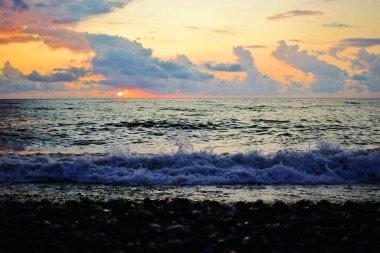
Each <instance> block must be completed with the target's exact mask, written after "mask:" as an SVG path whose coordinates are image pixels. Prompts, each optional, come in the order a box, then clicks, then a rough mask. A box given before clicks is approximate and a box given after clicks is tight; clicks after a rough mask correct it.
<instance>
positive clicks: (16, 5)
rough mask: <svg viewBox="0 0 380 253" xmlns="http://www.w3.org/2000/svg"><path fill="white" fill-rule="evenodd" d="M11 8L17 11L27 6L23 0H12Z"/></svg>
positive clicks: (27, 8) (25, 8) (27, 7)
mask: <svg viewBox="0 0 380 253" xmlns="http://www.w3.org/2000/svg"><path fill="white" fill-rule="evenodd" d="M13 9H15V10H17V11H25V10H29V6H28V5H27V4H26V3H25V2H24V0H13Z"/></svg>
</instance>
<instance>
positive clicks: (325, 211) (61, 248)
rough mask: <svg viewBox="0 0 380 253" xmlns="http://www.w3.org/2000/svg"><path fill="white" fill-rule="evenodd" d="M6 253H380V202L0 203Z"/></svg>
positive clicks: (0, 249)
mask: <svg viewBox="0 0 380 253" xmlns="http://www.w3.org/2000/svg"><path fill="white" fill-rule="evenodd" d="M0 213H1V215H0V227H1V229H0V237H1V238H2V243H1V244H0V252H25V251H28V252H67V251H72V252H98V251H103V252H152V251H155V252H175V251H176V252H255V251H256V252H379V249H380V235H379V233H378V232H379V228H380V220H379V217H380V202H379V201H375V202H351V201H347V202H345V203H341V204H336V203H330V202H328V201H324V200H322V201H319V202H317V203H314V202H311V201H307V200H301V201H298V202H296V203H292V204H285V203H284V202H281V201H277V202H274V203H273V204H268V203H265V202H263V201H256V202H246V203H243V202H237V203H234V204H230V205H227V204H222V203H220V202H217V201H197V202H193V201H190V200H188V199H179V198H177V199H172V200H168V199H166V200H150V199H145V200H143V201H142V202H136V201H128V200H110V201H107V202H106V201H91V200H89V199H88V198H83V199H82V200H80V201H66V202H63V203H52V202H50V201H48V200H41V201H31V200H29V201H25V202H20V201H14V200H12V198H11V196H9V199H1V200H0Z"/></svg>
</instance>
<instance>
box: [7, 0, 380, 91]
mask: <svg viewBox="0 0 380 253" xmlns="http://www.w3.org/2000/svg"><path fill="white" fill-rule="evenodd" d="M24 2H25V5H26V6H27V7H28V8H23V6H18V5H17V3H16V2H14V1H12V0H7V1H5V4H4V6H3V8H2V9H3V10H2V12H4V13H6V14H7V17H11V18H12V17H13V19H14V20H13V21H12V23H11V25H7V24H8V23H6V20H1V19H0V64H1V65H3V64H5V63H6V62H10V63H11V66H12V67H13V68H14V69H18V70H19V71H21V73H22V74H17V72H16V71H13V72H12V73H13V76H11V77H6V76H5V74H4V73H5V71H3V72H4V73H3V76H4V77H3V78H4V80H6V81H7V82H11V81H10V80H13V81H14V80H18V81H19V80H20V79H22V78H24V79H26V81H25V82H26V83H27V85H29V86H33V85H34V86H33V87H37V89H41V82H44V83H43V84H44V85H45V84H46V83H45V82H53V81H54V82H55V81H56V80H57V81H56V82H59V85H61V86H60V87H61V88H62V87H63V88H62V89H63V90H65V89H66V88H67V89H73V88H77V90H78V91H75V89H73V90H72V91H65V92H78V94H80V93H79V90H80V91H81V92H83V93H85V92H86V91H85V90H86V89H87V90H91V92H89V93H88V94H99V95H101V96H102V95H104V94H107V96H108V97H113V96H115V94H118V96H119V97H136V96H143V97H150V96H157V97H172V96H174V97H175V96H184V97H187V96H190V97H191V96H212V94H213V93H212V92H215V96H223V95H222V94H223V93H222V92H220V93H219V92H218V90H217V87H219V86H221V85H222V86H223V85H224V86H226V85H227V86H228V85H230V84H226V82H230V83H232V82H235V83H239V82H241V83H244V82H245V83H248V82H255V80H266V77H265V76H268V77H269V78H270V79H272V80H273V81H274V82H277V83H280V84H281V85H282V87H278V85H277V86H276V85H274V84H273V85H274V86H273V85H272V86H273V87H277V88H278V91H279V92H280V93H279V94H277V95H275V96H281V93H282V92H285V93H286V91H287V90H289V89H290V88H289V87H290V86H294V85H298V86H299V84H303V85H304V87H303V88H299V90H304V89H309V88H310V87H311V86H310V85H312V84H313V83H316V82H318V80H319V79H323V78H324V77H322V75H326V74H328V73H330V72H329V70H327V68H328V67H332V66H336V67H337V68H339V70H341V72H342V73H341V74H342V75H347V76H349V77H344V78H345V81H344V86H347V87H345V88H342V87H343V86H342V85H341V86H340V87H341V88H340V89H339V91H338V88H335V89H330V90H329V89H325V90H326V92H327V93H329V94H330V95H332V96H345V95H347V94H350V96H351V95H352V94H356V93H355V92H356V91H357V92H359V91H360V94H361V95H360V94H359V93H358V94H359V95H358V96H378V95H379V91H380V88H378V86H380V80H378V79H379V78H380V76H378V75H377V73H378V71H379V70H377V68H378V67H379V68H380V66H377V65H376V60H373V59H374V58H370V57H369V56H364V53H363V52H362V56H361V57H364V58H361V59H359V60H360V61H361V63H360V64H361V65H360V66H359V62H358V61H356V57H358V54H359V50H360V49H364V50H365V53H368V54H369V55H375V57H379V59H380V56H379V55H380V16H379V15H378V10H380V1H377V0H362V1H357V0H290V1H279V0H266V1H259V0H234V1H232V0H227V1H219V0H206V1H205V0H192V1H184V0H180V1H178V0H160V1H157V0H135V1H130V2H128V1H123V0H117V1H115V2H113V3H112V2H108V1H106V0H96V2H99V3H98V5H99V4H102V5H99V6H103V5H104V6H105V7H104V10H103V9H101V10H99V9H94V11H93V13H92V12H90V11H91V10H88V9H85V8H84V9H81V8H82V7H83V6H82V5H81V4H82V3H81V0H75V1H73V2H75V3H77V5H75V7H76V8H77V9H75V8H74V9H73V6H72V5H70V6H66V5H65V3H60V5H59V6H58V8H57V7H56V6H55V7H54V8H56V9H54V8H53V7H52V8H51V9H49V8H50V7H49V8H48V7H45V9H43V8H42V7H38V5H37V4H36V3H38V2H39V1H37V0H30V1H27V0H25V1H24ZM47 3H50V1H48V2H47ZM67 4H69V3H67ZM94 4H95V5H96V3H94ZM46 5H47V6H48V5H49V4H46ZM107 8H108V9H107ZM90 9H91V8H90ZM0 14H1V13H0ZM3 16H5V15H3ZM30 20H33V22H31V21H30ZM93 34H103V35H107V36H109V37H104V38H99V37H91V38H90V39H89V38H88V37H89V36H92V35H93ZM113 36H119V37H120V38H123V39H125V40H126V41H128V43H129V44H128V46H125V48H123V50H124V51H122V52H120V53H117V52H116V53H115V52H113V51H112V50H116V49H117V48H118V47H119V46H120V45H121V44H120V43H122V42H120V41H119V42H116V41H114V42H112V43H119V44H118V45H119V46H113V45H110V48H106V45H107V44H102V43H103V40H104V39H106V38H114V37H113ZM351 39H359V40H358V41H352V40H351ZM99 41H100V42H99ZM133 41H135V42H137V43H139V45H138V44H136V45H134V44H133V43H134V42H133ZM279 41H284V42H285V43H286V48H285V47H284V48H283V51H281V52H279V51H278V50H279V44H278V42H279ZM345 43H346V44H345ZM355 43H359V46H358V44H355ZM364 43H370V44H364ZM291 45H298V47H299V49H298V51H297V50H295V49H294V48H292V49H291V48H290V46H291ZM121 47H123V46H121ZM129 47H131V48H129ZM234 48H242V50H243V51H241V50H240V51H239V50H238V51H239V52H237V51H236V50H235V49H234ZM334 48H338V49H337V51H336V54H334V53H333V50H334ZM339 48H343V49H339ZM111 49H112V50H111ZM147 49H150V50H151V55H148V56H147V54H148V51H144V50H147ZM128 50H132V51H133V50H135V51H136V50H137V51H138V50H140V51H141V52H140V51H139V53H138V54H140V53H142V52H145V53H144V54H145V55H144V57H147V60H148V61H149V62H148V63H142V62H140V60H141V59H140V58H139V57H140V56H136V57H137V58H133V59H132V60H131V59H129V58H128V57H132V56H126V55H128V52H129V51H128ZM276 50H277V51H278V53H277V54H276V53H274V52H275V51H276ZM284 50H289V51H288V52H285V51H284ZM303 50H307V53H306V54H307V56H303V55H302V54H303V52H304V51H303ZM111 51H112V52H111ZM135 51H133V52H135ZM137 51H136V52H137ZM248 52H249V53H250V55H248V54H249V53H248ZM305 52H306V51H305ZM111 54H112V55H113V54H114V56H113V57H114V58H111ZM286 54H294V55H286ZM178 55H185V56H186V59H187V60H185V61H191V65H189V63H186V62H183V61H184V59H182V58H181V59H182V62H179V61H180V60H179V59H180V58H177V57H178ZM293 56H294V57H293ZM108 57H110V58H108ZM119 57H120V59H119ZM121 57H126V58H121ZM133 57H135V56H133ZM244 57H252V59H253V61H254V66H253V67H252V66H251V65H250V64H248V65H247V66H245V67H244V66H243V65H244V64H242V59H245V58H244ZM297 57H304V58H302V59H303V60H304V61H308V64H315V66H317V67H318V68H319V67H320V68H325V69H323V70H321V71H318V70H316V71H315V72H313V71H311V70H309V69H303V66H298V65H297V61H296V59H297ZM313 57H316V58H315V59H314V58H313ZM148 58H149V59H148ZM112 59H115V66H116V68H119V67H120V69H115V67H112V68H111V67H109V66H110V65H112ZM126 59H128V64H132V63H133V62H135V63H136V64H139V66H138V67H135V66H133V65H131V66H125V68H123V64H125V63H126V61H127V60H126ZM367 60H368V61H367ZM318 61H320V62H318ZM321 61H322V62H324V63H326V64H327V65H329V66H327V65H326V64H324V63H321ZM116 62H118V63H120V64H116ZM311 62H313V63H311ZM144 64H147V65H146V67H144V66H145V65H144ZM154 64H158V65H157V66H158V67H157V66H153V65H154ZM168 64H169V65H168ZM170 64H171V65H170ZM173 64H179V66H177V67H176V66H174V65H173ZM205 64H210V65H208V67H205V66H206V65H205ZM231 64H238V65H239V66H232V67H235V68H236V69H235V70H225V69H223V68H227V67H231ZM355 64H357V65H355ZM371 64H375V65H373V66H372V65H371ZM108 67H109V68H110V69H109V70H108V69H106V68H108ZM157 68H159V69H160V71H164V72H165V71H168V74H166V73H164V72H162V73H161V72H160V73H158V72H157V74H154V76H153V75H152V76H150V75H149V74H150V73H155V72H154V71H156V70H155V69H157ZM166 68H168V69H166ZM178 68H179V69H180V71H183V73H180V74H179V75H176V74H175V72H170V71H179V70H173V69H178ZM238 68H240V69H238ZM332 68H334V67H332ZM8 69H10V68H8ZM248 69H250V70H248ZM148 70H149V71H148ZM339 70H337V69H334V70H331V71H339ZM33 71H34V73H33V74H31V73H32V72H33ZM144 71H147V72H144ZM371 71H372V72H371ZM8 72H9V71H8ZM8 72H7V73H8ZM111 72H112V75H111ZM379 72H380V71H379ZM202 73H205V75H204V76H203V74H202ZM366 73H369V74H368V75H370V76H366V77H364V76H360V75H366ZM0 74H1V72H0ZM206 74H207V75H210V76H212V78H211V77H208V76H206ZM17 75H18V76H17ZM318 75H320V76H318ZM337 75H340V74H338V73H336V76H337ZM178 76H179V77H178ZM140 77H141V78H140ZM5 78H8V79H5ZM163 78H167V80H168V82H165V80H164V79H163ZM173 78H174V79H173ZM176 78H177V79H178V81H177V82H175V79H176ZM191 78H192V79H191ZM255 78H256V79H255ZM260 78H261V79H260ZM262 78H264V79H262ZM331 78H333V77H331ZM190 79H191V80H193V81H194V83H190V81H189V80H190ZM195 80H196V81H197V82H195ZM215 80H220V81H218V82H217V81H215ZM323 80H324V79H323ZM326 80H330V79H326ZM342 80H343V79H342ZM364 80H370V82H371V83H370V84H369V83H368V82H369V81H368V82H365V81H364ZM4 82H5V81H4ZM31 82H40V84H35V83H31ZM170 82H174V83H178V85H179V87H176V88H172V86H170V91H169V88H168V87H163V88H162V89H160V87H159V86H160V85H161V86H165V85H169V83H170ZM202 82H203V83H206V82H207V83H208V84H207V85H208V86H207V88H205V89H207V92H206V91H205V89H204V88H203V87H202V85H201V83H202ZM257 82H259V81H257ZM355 82H359V83H358V84H357V85H356V83H355ZM182 83H183V85H185V84H186V85H187V86H186V87H188V88H183V87H182V86H180V85H182ZM350 83H353V84H354V85H352V86H350ZM57 85H58V84H57ZM94 85H95V86H94ZM213 85H214V86H213ZM239 85H240V84H239ZM315 85H316V84H315ZM29 86H28V87H29ZM76 86H77V87H76ZM90 86H91V87H92V88H90ZM211 86H213V87H211ZM224 86H223V87H224ZM227 86H226V87H227ZM367 86H368V89H367ZM7 87H8V86H7ZM44 87H45V86H44ZM94 87H101V89H100V90H99V91H98V92H97V93H96V92H95V93H93V90H94ZM191 87H198V90H195V89H194V90H193V89H192V88H191ZM210 87H211V88H210ZM294 87H295V86H294ZM353 87H354V88H353ZM0 88H1V87H0ZM120 88H124V89H125V91H127V90H128V91H129V92H124V91H121V90H120ZM7 89H9V88H4V90H3V91H2V90H1V89H0V97H3V98H4V97H5V98H6V97H9V96H10V95H9V94H13V93H16V92H13V91H12V92H11V91H7ZM28 89H30V91H31V92H32V91H33V88H28ZM57 89H58V88H57ZM114 89H116V91H115V90H114ZM350 89H356V91H353V90H350ZM26 90H27V89H26ZM107 90H111V91H110V93H108V91H107ZM118 90H120V92H122V93H123V94H121V95H119V93H118V92H119V91H118ZM221 90H222V89H221ZM227 90H228V89H227V88H226V89H225V92H226V94H227V93H228V91H227ZM258 90H262V89H261V88H258ZM37 91H38V90H37ZM37 91H36V92H37ZM131 91H132V92H131ZM314 91H317V92H320V93H319V94H317V95H316V96H329V94H327V93H326V94H324V93H323V92H324V91H323V92H322V90H321V91H319V90H318V88H317V87H315V89H314ZM314 91H311V92H314ZM25 92H26V91H23V93H20V94H24V95H25ZM39 92H42V93H43V92H45V91H42V90H40V91H39ZM255 92H256V91H255ZM255 92H253V93H252V96H254V95H255V94H256V93H255ZM285 93H284V94H285ZM333 93H334V94H333ZM7 94H8V95H7ZM35 94H37V93H35ZM51 94H53V93H51ZM179 94H181V95H179ZM239 94H240V93H237V95H236V96H239ZM241 94H245V92H244V91H242V92H241ZM263 94H264V93H263ZM257 95H258V96H261V95H262V94H259V93H257ZM268 95H273V94H272V93H268ZM293 95H294V96H299V94H293ZM12 96H16V97H17V94H13V95H12ZM264 96H266V93H265V94H264ZM284 96H292V94H290V93H287V94H285V95H284ZM301 96H302V95H301ZM305 96H312V94H307V95H306V94H305Z"/></svg>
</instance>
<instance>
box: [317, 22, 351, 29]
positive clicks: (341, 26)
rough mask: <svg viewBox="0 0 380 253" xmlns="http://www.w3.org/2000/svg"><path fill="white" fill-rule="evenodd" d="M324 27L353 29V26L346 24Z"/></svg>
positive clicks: (336, 23)
mask: <svg viewBox="0 0 380 253" xmlns="http://www.w3.org/2000/svg"><path fill="white" fill-rule="evenodd" d="M322 26H323V27H329V28H353V26H352V25H348V24H344V23H339V22H334V23H328V24H323V25H322Z"/></svg>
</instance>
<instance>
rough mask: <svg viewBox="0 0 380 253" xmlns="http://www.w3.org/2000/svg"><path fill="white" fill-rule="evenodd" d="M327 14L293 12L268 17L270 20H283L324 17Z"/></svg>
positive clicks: (321, 12) (306, 11)
mask: <svg viewBox="0 0 380 253" xmlns="http://www.w3.org/2000/svg"><path fill="white" fill-rule="evenodd" d="M324 14H325V13H324V12H323V11H310V10H292V11H288V12H286V13H279V14H275V15H273V16H270V17H268V18H267V19H268V20H283V19H291V18H295V17H305V16H322V15H324Z"/></svg>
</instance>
